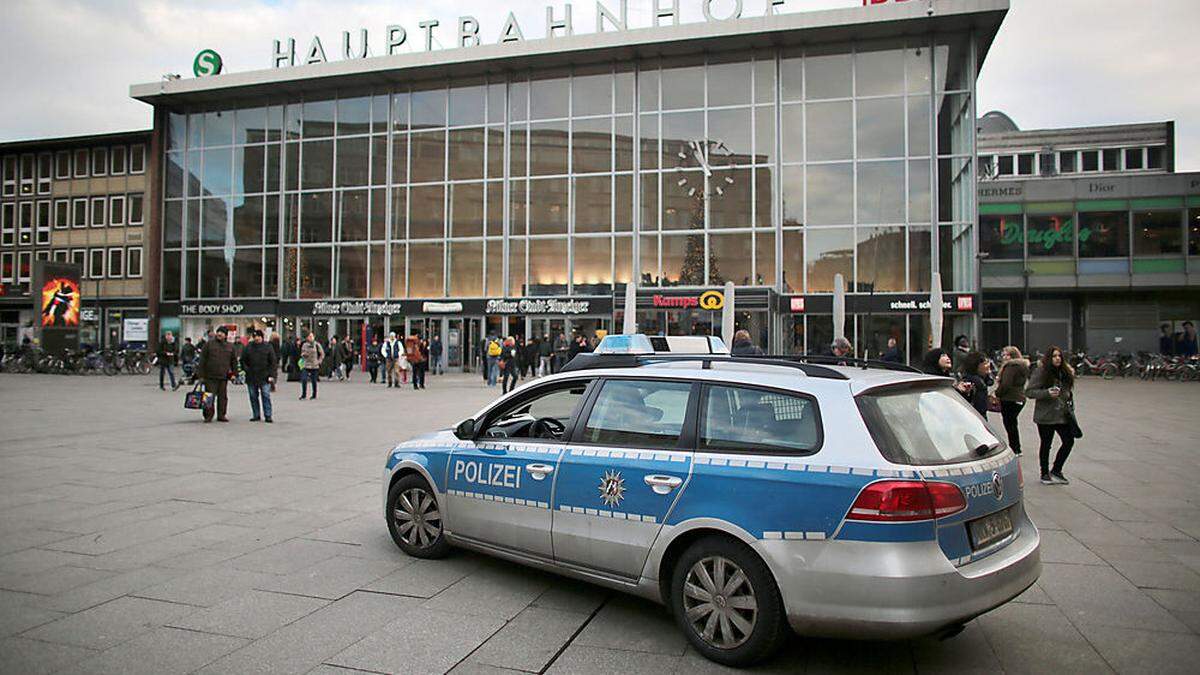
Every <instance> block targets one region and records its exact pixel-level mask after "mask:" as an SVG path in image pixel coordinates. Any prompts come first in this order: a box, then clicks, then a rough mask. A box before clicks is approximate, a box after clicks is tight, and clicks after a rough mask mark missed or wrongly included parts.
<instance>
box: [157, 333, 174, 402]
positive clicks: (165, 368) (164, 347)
mask: <svg viewBox="0 0 1200 675" xmlns="http://www.w3.org/2000/svg"><path fill="white" fill-rule="evenodd" d="M178 354H179V345H178V344H176V343H175V334H174V333H172V332H171V331H167V332H166V333H164V334H163V339H162V340H160V341H159V343H158V388H159V389H162V390H163V391H166V390H167V388H166V387H165V386H163V375H170V376H171V391H175V390H176V389H178V388H179V383H178V382H176V381H175V360H176V358H177V357H178Z"/></svg>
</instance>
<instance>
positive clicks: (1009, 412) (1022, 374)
mask: <svg viewBox="0 0 1200 675" xmlns="http://www.w3.org/2000/svg"><path fill="white" fill-rule="evenodd" d="M1000 359H1001V361H1000V374H999V375H998V376H997V377H996V381H997V384H996V398H997V399H999V400H1000V417H1001V418H1002V419H1003V420H1004V431H1005V432H1007V433H1008V447H1010V448H1012V451H1013V452H1014V453H1015V454H1018V455H1019V454H1021V429H1020V426H1019V425H1018V424H1017V418H1018V417H1020V415H1021V411H1022V410H1023V409H1024V408H1025V383H1026V382H1028V381H1029V361H1027V360H1026V359H1025V357H1023V356H1021V350H1020V349H1017V348H1016V347H1014V346H1012V345H1009V346H1007V347H1005V348H1004V349H1003V350H1001V352H1000Z"/></svg>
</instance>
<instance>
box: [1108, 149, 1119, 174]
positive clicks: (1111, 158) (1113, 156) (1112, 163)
mask: <svg viewBox="0 0 1200 675" xmlns="http://www.w3.org/2000/svg"><path fill="white" fill-rule="evenodd" d="M1104 170H1105V171H1120V170H1121V149H1120V148H1108V149H1107V150H1105V151H1104Z"/></svg>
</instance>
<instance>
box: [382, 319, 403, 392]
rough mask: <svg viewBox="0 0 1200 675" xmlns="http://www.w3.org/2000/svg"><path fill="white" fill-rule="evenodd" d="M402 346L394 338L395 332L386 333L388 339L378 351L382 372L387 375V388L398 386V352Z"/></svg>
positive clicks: (400, 351) (399, 352)
mask: <svg viewBox="0 0 1200 675" xmlns="http://www.w3.org/2000/svg"><path fill="white" fill-rule="evenodd" d="M403 351H404V347H403V346H402V345H401V344H400V341H399V340H397V339H396V333H394V332H392V333H388V339H387V341H386V342H384V343H383V347H381V348H380V352H381V353H382V355H383V372H384V374H385V375H386V376H387V379H386V381H387V386H388V389H391V388H392V387H399V386H400V365H399V361H400V354H401V353H402V352H403Z"/></svg>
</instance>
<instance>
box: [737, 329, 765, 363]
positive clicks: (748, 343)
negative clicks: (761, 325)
mask: <svg viewBox="0 0 1200 675" xmlns="http://www.w3.org/2000/svg"><path fill="white" fill-rule="evenodd" d="M729 353H730V354H732V355H733V356H762V355H763V350H762V348H761V347H759V346H758V345H756V344H754V341H753V340H751V339H750V331H748V330H745V329H742V330H739V331H737V332H736V333H734V334H733V347H731V348H730V350H729Z"/></svg>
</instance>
